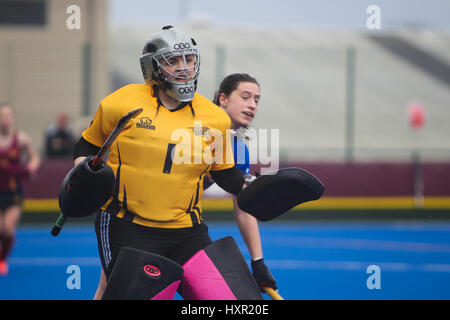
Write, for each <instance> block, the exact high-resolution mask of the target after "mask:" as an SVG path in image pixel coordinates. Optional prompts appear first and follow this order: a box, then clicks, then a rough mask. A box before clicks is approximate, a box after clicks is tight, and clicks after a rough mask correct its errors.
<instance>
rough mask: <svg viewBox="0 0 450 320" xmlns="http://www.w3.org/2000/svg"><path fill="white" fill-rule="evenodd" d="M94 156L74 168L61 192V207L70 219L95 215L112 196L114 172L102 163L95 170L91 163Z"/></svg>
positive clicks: (65, 180)
mask: <svg viewBox="0 0 450 320" xmlns="http://www.w3.org/2000/svg"><path fill="white" fill-rule="evenodd" d="M93 159H94V156H90V157H87V158H86V159H84V161H83V162H81V163H79V164H78V165H77V166H75V167H74V168H72V170H70V171H69V173H68V174H67V175H66V177H65V178H64V180H63V182H62V184H61V189H60V191H59V207H60V209H61V212H62V213H63V214H64V215H65V216H68V217H75V218H80V217H85V216H89V215H91V214H93V213H95V212H96V211H97V210H99V209H100V208H101V206H102V205H103V204H104V203H105V202H106V201H107V200H108V199H109V197H110V196H111V194H112V191H113V188H114V183H115V177H114V171H113V170H112V168H111V167H110V166H108V165H106V163H104V162H101V163H100V164H98V165H97V166H95V168H92V167H91V165H90V163H91V162H92V160H93Z"/></svg>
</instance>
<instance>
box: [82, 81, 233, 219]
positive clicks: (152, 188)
mask: <svg viewBox="0 0 450 320" xmlns="http://www.w3.org/2000/svg"><path fill="white" fill-rule="evenodd" d="M138 108H143V112H142V113H141V114H139V115H138V116H137V117H136V118H135V119H131V120H130V121H129V122H128V124H127V125H126V127H125V129H124V130H123V132H122V133H121V134H120V135H119V136H118V138H117V139H116V141H115V142H114V143H113V144H112V146H111V148H110V153H109V156H108V161H107V163H108V165H110V166H111V167H112V168H113V170H114V172H115V174H116V187H115V190H114V193H113V196H112V197H111V198H110V199H109V200H108V201H107V202H106V203H105V205H104V206H103V208H102V209H103V210H106V211H107V212H109V213H111V214H115V215H117V216H118V217H119V218H123V219H126V220H130V221H133V222H134V223H137V224H141V225H145V226H150V227H159V228H183V227H191V226H194V225H197V224H199V223H201V222H202V220H203V217H202V207H201V202H200V199H201V198H202V192H203V177H204V175H205V174H207V173H208V172H209V171H210V170H224V169H228V168H232V167H233V166H234V160H233V153H232V149H231V145H230V143H227V141H230V139H229V130H228V129H229V128H230V118H229V117H228V115H227V114H226V113H225V112H224V111H223V110H222V109H221V108H218V107H217V106H216V105H215V104H213V103H212V102H210V101H209V100H208V99H206V98H205V97H203V96H201V95H200V94H198V93H196V94H195V96H194V99H193V100H192V103H191V107H190V106H189V105H187V106H185V107H183V108H180V109H177V110H175V111H170V110H168V109H166V108H164V107H163V106H161V107H159V106H158V101H157V99H156V97H154V96H153V89H152V88H151V87H150V86H149V85H147V84H130V85H127V86H125V87H123V88H121V89H119V90H117V91H115V92H113V93H112V94H110V95H109V96H107V97H105V98H104V99H103V100H102V101H101V102H100V106H99V108H98V110H97V113H96V115H95V117H94V119H93V121H92V123H91V125H90V126H89V128H88V129H86V130H85V131H84V132H83V133H82V136H83V138H84V139H85V140H87V141H88V142H90V143H92V144H94V145H96V146H101V145H102V144H103V143H104V142H105V140H106V138H107V137H108V135H109V134H110V133H111V131H112V130H113V129H114V127H115V126H116V125H117V122H118V121H119V119H120V118H121V117H122V116H124V115H125V114H126V113H128V112H129V111H132V110H135V109H138Z"/></svg>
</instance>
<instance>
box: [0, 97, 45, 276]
mask: <svg viewBox="0 0 450 320" xmlns="http://www.w3.org/2000/svg"><path fill="white" fill-rule="evenodd" d="M39 164H40V158H39V155H38V154H37V153H36V151H35V150H34V148H33V147H32V145H31V140H30V138H29V137H28V135H27V134H26V133H24V132H22V131H18V130H16V129H15V116H14V111H13V109H12V107H11V105H10V104H8V103H3V104H0V246H1V247H0V274H2V275H6V274H7V273H8V263H7V257H8V255H9V254H10V252H11V249H12V247H13V244H14V238H15V233H16V226H17V223H18V222H19V219H20V215H21V210H22V208H21V205H22V201H23V188H22V180H23V179H24V178H26V177H27V176H29V175H30V174H31V175H32V174H34V173H35V172H36V171H37V169H38V167H39Z"/></svg>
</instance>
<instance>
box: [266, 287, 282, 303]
mask: <svg viewBox="0 0 450 320" xmlns="http://www.w3.org/2000/svg"><path fill="white" fill-rule="evenodd" d="M263 291H264V292H265V293H267V294H268V295H269V297H271V298H272V300H284V299H283V297H282V296H280V295H279V294H278V292H276V291H275V290H273V289H272V288H270V287H263Z"/></svg>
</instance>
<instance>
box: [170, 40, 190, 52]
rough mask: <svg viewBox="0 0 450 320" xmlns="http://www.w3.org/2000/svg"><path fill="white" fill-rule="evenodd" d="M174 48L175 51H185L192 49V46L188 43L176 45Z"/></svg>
mask: <svg viewBox="0 0 450 320" xmlns="http://www.w3.org/2000/svg"><path fill="white" fill-rule="evenodd" d="M173 48H174V49H175V50H184V49H190V48H191V45H190V44H189V43H187V42H186V43H175V44H174V45H173Z"/></svg>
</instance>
